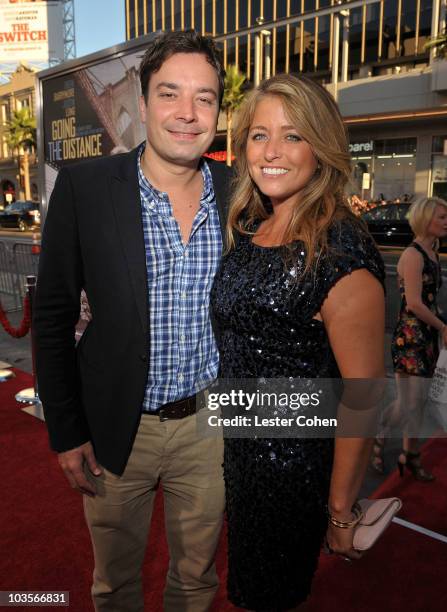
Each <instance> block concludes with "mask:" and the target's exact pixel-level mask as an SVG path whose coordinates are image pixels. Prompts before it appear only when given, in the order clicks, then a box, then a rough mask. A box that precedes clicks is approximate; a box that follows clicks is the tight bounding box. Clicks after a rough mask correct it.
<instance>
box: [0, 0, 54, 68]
mask: <svg viewBox="0 0 447 612" xmlns="http://www.w3.org/2000/svg"><path fill="white" fill-rule="evenodd" d="M63 17H64V9H63V2H62V0H46V1H43V2H34V1H32V0H26V1H23V0H0V58H1V61H2V63H16V62H20V61H22V60H23V59H24V58H26V59H27V60H28V61H37V62H48V61H49V60H51V59H53V60H58V61H61V60H62V59H63V58H64V26H63Z"/></svg>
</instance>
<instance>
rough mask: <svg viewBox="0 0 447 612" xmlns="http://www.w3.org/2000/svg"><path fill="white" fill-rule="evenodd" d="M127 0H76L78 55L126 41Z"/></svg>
mask: <svg viewBox="0 0 447 612" xmlns="http://www.w3.org/2000/svg"><path fill="white" fill-rule="evenodd" d="M125 4H126V3H125V0H74V13H75V31H76V56H77V57H81V56H82V55H88V54H89V53H94V52H95V51H99V50H100V49H105V48H106V47H111V46H112V45H115V44H117V43H121V42H124V41H125V39H126V35H125V27H126V24H125V16H124V12H125Z"/></svg>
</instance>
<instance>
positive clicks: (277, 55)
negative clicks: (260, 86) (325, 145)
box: [124, 0, 447, 200]
mask: <svg viewBox="0 0 447 612" xmlns="http://www.w3.org/2000/svg"><path fill="white" fill-rule="evenodd" d="M124 1H125V11H126V36H127V39H128V40H129V39H133V38H137V37H139V36H142V35H145V34H148V33H151V32H156V31H161V30H170V29H187V28H194V29H196V30H198V31H200V32H202V33H204V34H208V35H211V36H213V37H215V39H216V41H217V42H219V44H220V45H221V48H222V52H223V57H224V63H225V64H226V65H228V64H236V65H237V66H238V67H239V69H240V70H241V71H243V72H244V73H245V74H246V75H247V77H248V79H249V80H251V81H252V82H253V83H256V82H258V81H259V80H260V79H262V78H268V77H269V76H270V75H273V74H275V73H279V72H286V73H292V74H298V73H306V74H307V75H308V76H311V77H312V78H315V79H317V80H318V81H320V82H321V83H323V84H325V85H326V86H327V87H328V89H329V90H330V91H331V92H332V93H333V95H334V96H335V97H336V99H337V101H338V103H339V105H340V109H341V112H342V115H343V117H344V118H345V122H346V125H347V127H348V130H349V134H350V142H351V153H352V157H353V173H352V185H351V193H356V194H358V195H359V196H361V197H362V199H363V198H364V199H368V200H378V199H387V200H393V199H408V198H410V197H414V196H422V195H432V194H433V195H435V194H437V195H440V196H444V197H447V59H442V58H438V57H436V53H435V52H433V51H431V52H429V51H428V50H426V49H425V43H426V42H427V41H428V40H429V39H430V38H431V37H435V36H436V35H437V34H439V33H440V32H443V31H445V27H446V13H447V0H359V1H357V0H351V1H342V2H340V3H339V2H336V1H335V0H124ZM219 126H221V127H222V126H223V122H222V121H220V122H219Z"/></svg>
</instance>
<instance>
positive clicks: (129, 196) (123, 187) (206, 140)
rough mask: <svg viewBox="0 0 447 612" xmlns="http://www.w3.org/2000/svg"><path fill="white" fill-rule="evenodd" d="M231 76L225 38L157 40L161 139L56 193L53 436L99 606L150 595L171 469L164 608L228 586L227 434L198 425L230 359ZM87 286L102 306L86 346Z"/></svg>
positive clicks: (46, 256)
mask: <svg viewBox="0 0 447 612" xmlns="http://www.w3.org/2000/svg"><path fill="white" fill-rule="evenodd" d="M223 79H224V71H223V68H222V66H221V64H220V60H219V58H218V54H217V51H216V48H215V47H214V44H213V42H212V41H211V40H209V39H206V38H204V37H202V36H199V35H198V34H196V33H195V32H192V31H190V32H170V33H166V34H164V35H162V36H161V37H159V38H157V39H156V40H155V41H154V42H153V43H152V44H151V46H150V48H149V49H148V50H147V51H146V53H145V55H144V57H143V59H142V62H141V65H140V80H141V88H142V94H143V95H142V97H141V101H140V108H141V118H142V120H143V122H144V123H145V124H146V132H147V140H146V143H145V144H143V145H140V147H138V148H137V149H135V150H134V151H131V152H130V153H125V154H121V155H116V156H114V157H109V158H104V159H100V160H95V161H90V162H85V163H82V164H75V165H72V166H68V167H66V168H63V169H62V170H61V171H60V173H59V176H58V179H57V181H56V185H55V188H54V191H53V194H52V197H51V201H50V206H49V211H48V216H47V220H46V223H45V228H44V232H43V239H42V254H41V260H40V269H39V277H38V287H37V292H36V300H35V302H36V303H35V319H34V330H35V335H36V342H37V372H38V380H39V391H40V395H41V399H42V402H43V407H44V412H45V418H46V422H47V425H48V430H49V435H50V441H51V445H52V448H53V449H54V450H56V451H57V452H58V453H59V454H58V458H59V463H60V465H61V467H62V469H63V470H64V472H65V474H66V476H67V478H68V480H69V482H70V484H71V486H72V487H73V488H75V489H78V490H79V491H80V492H81V493H82V494H83V495H84V507H85V514H86V519H87V523H88V526H89V529H90V533H91V537H92V542H93V547H94V553H95V571H94V583H93V588H92V594H93V599H94V603H95V608H96V610H100V611H103V610H107V611H113V612H118V611H119V612H134V611H135V612H136V611H140V610H143V609H144V605H143V594H142V587H141V566H142V562H143V557H144V552H145V546H146V540H147V533H148V528H149V523H150V517H151V511H152V506H153V501H154V496H155V491H156V488H157V486H158V483H159V482H161V483H162V486H163V493H164V506H165V517H166V526H167V537H168V545H169V550H170V559H171V560H170V566H169V572H168V576H167V583H166V590H165V596H164V605H165V610H167V611H168V612H171V611H173V612H176V611H180V610H181V611H183V612H201V611H203V610H207V609H208V608H209V606H210V604H211V601H212V599H213V596H214V593H215V591H216V589H217V585H218V581H217V577H216V572H215V568H214V563H213V558H214V554H215V550H216V546H217V543H218V539H219V533H220V529H221V523H222V514H223V506H224V493H223V481H222V472H221V470H222V467H221V465H222V444H221V441H216V439H211V438H208V439H207V438H201V437H200V436H199V435H198V434H197V433H196V418H197V415H196V394H198V393H199V392H200V391H202V390H203V389H205V388H206V387H207V386H208V385H209V383H210V382H211V381H212V380H213V379H214V378H215V377H216V375H217V367H218V355H217V351H216V346H215V342H214V338H213V335H212V330H211V325H210V317H209V291H210V288H211V285H212V281H213V277H214V274H215V272H216V269H217V266H218V263H219V258H220V255H221V251H222V243H223V232H224V226H225V216H226V215H225V208H226V200H227V185H228V171H227V169H226V168H225V166H223V165H221V164H217V163H212V162H211V160H210V162H209V163H208V162H205V160H204V159H202V158H201V156H202V155H203V153H205V151H206V150H207V149H208V147H209V146H210V144H211V142H212V141H213V138H214V136H215V131H216V124H217V118H218V113H219V104H220V100H221V97H222V93H223ZM82 288H84V289H85V291H86V294H87V296H88V300H89V304H90V308H91V313H92V317H93V318H92V321H91V323H90V324H89V325H88V328H87V330H86V332H85V333H84V335H83V337H82V339H81V341H80V342H79V345H78V346H77V348H76V349H75V347H74V342H73V338H74V326H75V323H76V321H77V320H78V317H79V296H80V292H81V289H82ZM199 407H200V406H199Z"/></svg>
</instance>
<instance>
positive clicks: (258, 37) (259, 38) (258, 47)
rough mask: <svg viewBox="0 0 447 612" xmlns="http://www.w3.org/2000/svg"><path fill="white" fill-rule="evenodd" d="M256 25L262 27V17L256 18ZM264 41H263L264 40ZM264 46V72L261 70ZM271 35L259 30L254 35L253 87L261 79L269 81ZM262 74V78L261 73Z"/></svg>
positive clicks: (267, 31)
mask: <svg viewBox="0 0 447 612" xmlns="http://www.w3.org/2000/svg"><path fill="white" fill-rule="evenodd" d="M256 23H257V24H258V25H262V24H263V23H264V17H262V16H261V17H257V18H256ZM264 39H265V40H264ZM263 45H264V71H263V70H262V68H263V66H262V47H263ZM271 47H272V43H271V35H270V30H261V31H260V32H256V34H255V72H254V83H255V87H257V86H258V85H259V83H260V82H261V81H262V79H263V78H265V79H269V78H270V74H271V59H270V57H271ZM263 72H264V77H263V74H262V73H263Z"/></svg>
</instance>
